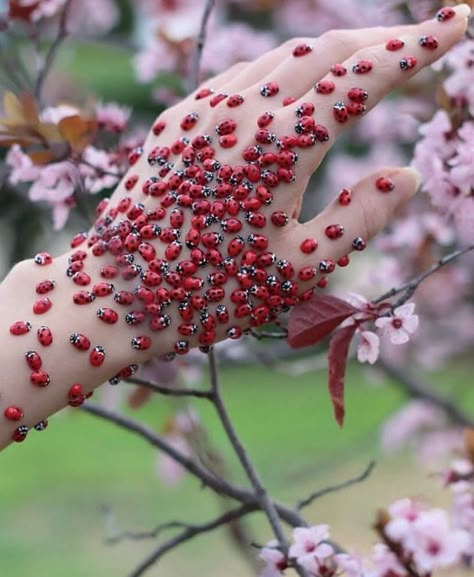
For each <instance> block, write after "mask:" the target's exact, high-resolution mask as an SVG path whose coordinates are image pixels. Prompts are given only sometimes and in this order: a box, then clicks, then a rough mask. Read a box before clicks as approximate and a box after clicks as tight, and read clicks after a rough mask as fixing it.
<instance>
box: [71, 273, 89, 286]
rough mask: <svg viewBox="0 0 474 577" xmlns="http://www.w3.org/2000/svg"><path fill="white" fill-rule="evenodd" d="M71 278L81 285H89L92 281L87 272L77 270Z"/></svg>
mask: <svg viewBox="0 0 474 577" xmlns="http://www.w3.org/2000/svg"><path fill="white" fill-rule="evenodd" d="M71 280H72V281H73V282H74V283H75V284H77V285H79V286H87V285H88V284H90V282H91V277H90V276H89V275H88V274H87V273H85V272H82V271H81V272H75V273H74V274H73V275H72V277H71Z"/></svg>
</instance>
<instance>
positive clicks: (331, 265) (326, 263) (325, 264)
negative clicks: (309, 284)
mask: <svg viewBox="0 0 474 577" xmlns="http://www.w3.org/2000/svg"><path fill="white" fill-rule="evenodd" d="M318 268H319V272H322V273H331V272H333V271H334V269H335V268H336V263H335V262H334V261H332V260H329V259H327V260H322V261H321V262H320V263H319V265H318Z"/></svg>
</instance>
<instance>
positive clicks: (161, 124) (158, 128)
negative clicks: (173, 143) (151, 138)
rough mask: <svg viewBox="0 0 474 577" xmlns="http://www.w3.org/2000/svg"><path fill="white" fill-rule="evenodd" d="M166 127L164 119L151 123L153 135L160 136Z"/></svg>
mask: <svg viewBox="0 0 474 577" xmlns="http://www.w3.org/2000/svg"><path fill="white" fill-rule="evenodd" d="M165 128H166V122H165V121H164V120H159V119H158V120H157V121H156V122H155V124H154V125H153V128H152V131H153V134H154V135H155V136H160V134H161V133H162V132H163V130H164V129H165Z"/></svg>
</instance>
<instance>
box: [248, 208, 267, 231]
mask: <svg viewBox="0 0 474 577" xmlns="http://www.w3.org/2000/svg"><path fill="white" fill-rule="evenodd" d="M245 220H246V221H247V222H248V223H249V224H250V226H254V227H255V228H264V227H265V226H266V224H267V218H266V216H265V215H264V214H262V213H261V212H247V214H246V215H245Z"/></svg>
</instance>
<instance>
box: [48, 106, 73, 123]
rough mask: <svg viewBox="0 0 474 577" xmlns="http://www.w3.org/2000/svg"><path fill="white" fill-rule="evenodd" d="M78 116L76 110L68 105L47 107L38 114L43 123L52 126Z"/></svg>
mask: <svg viewBox="0 0 474 577" xmlns="http://www.w3.org/2000/svg"><path fill="white" fill-rule="evenodd" d="M76 114H79V110H78V108H76V107H75V106H71V105H69V104H58V105H57V106H48V107H47V108H44V109H43V110H42V111H41V113H40V118H41V120H42V121H43V122H51V123H52V124H59V123H60V122H61V120H62V119H63V118H69V117H70V116H76Z"/></svg>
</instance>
